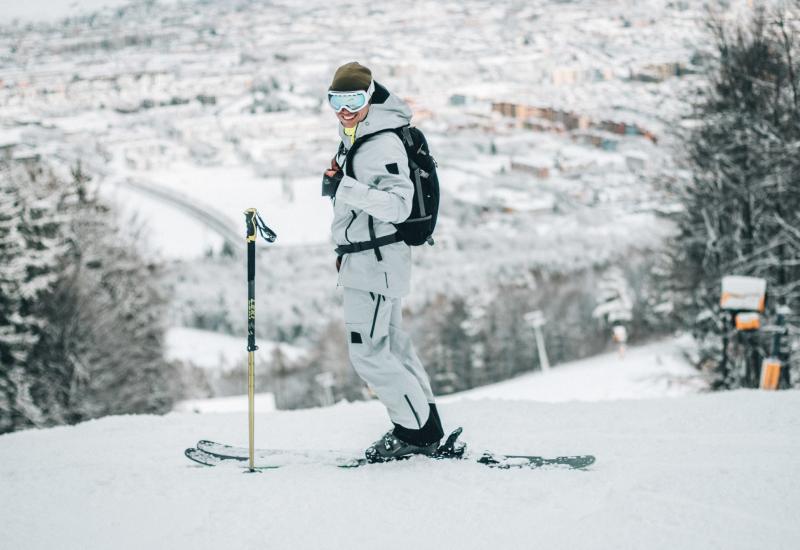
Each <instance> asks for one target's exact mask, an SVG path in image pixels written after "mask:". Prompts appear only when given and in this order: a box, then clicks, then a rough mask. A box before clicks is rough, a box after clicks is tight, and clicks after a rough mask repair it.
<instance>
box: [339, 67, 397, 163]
mask: <svg viewBox="0 0 800 550" xmlns="http://www.w3.org/2000/svg"><path fill="white" fill-rule="evenodd" d="M408 124H411V107H409V106H408V104H407V103H406V102H405V101H403V100H402V99H400V98H399V97H397V96H396V95H394V94H393V93H391V92H389V90H387V89H386V88H384V87H383V86H381V85H380V84H378V83H377V82H375V91H374V92H373V93H372V103H371V104H370V106H369V114H367V118H365V119H364V120H362V121H361V122H360V123H359V124H358V128H356V139H358V138H360V137H363V136H366V135H369V134H374V133H375V132H379V131H381V130H386V129H387V128H399V127H401V126H407V125H408ZM339 137H340V138H342V143H344V144H345V147H346V148H348V149H349V148H350V138H349V137H347V135H346V134H345V133H344V126H342V125H341V124H339Z"/></svg>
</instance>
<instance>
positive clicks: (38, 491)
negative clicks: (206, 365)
mask: <svg viewBox="0 0 800 550" xmlns="http://www.w3.org/2000/svg"><path fill="white" fill-rule="evenodd" d="M675 353H676V348H675V344H674V342H665V343H660V344H653V345H650V346H644V347H642V348H639V349H633V350H629V353H628V354H627V355H626V357H625V359H624V360H623V361H620V360H619V359H618V358H617V357H616V355H613V354H609V355H606V356H601V357H599V358H596V359H591V360H585V361H579V362H575V363H573V364H570V365H565V366H560V367H557V368H555V369H553V370H552V371H551V372H549V373H546V374H533V375H528V376H524V377H521V378H518V379H516V380H513V381H508V382H505V383H502V384H496V385H494V386H490V387H487V388H482V389H478V390H474V391H472V392H466V393H464V394H461V395H460V396H455V397H451V398H449V399H446V400H443V402H442V405H441V409H442V417H443V420H444V422H445V427H446V428H454V427H455V426H458V425H460V426H463V427H464V434H465V435H464V439H465V440H466V441H468V443H469V445H470V449H471V451H472V452H473V453H479V452H480V451H481V450H484V449H491V450H495V451H499V452H509V453H514V452H516V453H536V454H542V455H559V454H569V453H576V454H577V453H592V454H594V455H596V456H597V463H596V464H594V465H593V466H592V467H591V468H590V470H589V471H583V472H582V471H562V470H524V471H523V470H510V471H501V470H490V469H488V468H486V467H484V466H481V465H478V464H474V463H469V462H455V461H454V462H431V461H429V460H427V459H423V458H416V459H412V460H409V461H407V462H400V463H395V464H385V465H373V466H368V467H365V468H359V469H357V470H339V469H336V468H333V467H331V466H324V465H308V464H305V465H292V466H288V467H285V468H282V469H279V470H272V471H268V472H264V473H260V474H252V475H244V474H242V473H240V471H239V470H238V469H236V468H233V467H218V468H215V469H214V468H206V467H202V466H198V465H194V464H193V463H191V462H189V461H188V460H187V459H186V458H184V456H183V454H182V453H183V450H184V448H186V447H189V446H192V445H194V444H195V442H196V441H197V440H198V439H201V438H210V439H215V440H220V441H225V442H229V443H232V444H245V443H246V441H247V417H246V414H244V413H243V412H209V413H206V414H189V413H183V412H175V413H172V414H169V415H167V416H164V417H154V416H127V417H109V418H105V419H102V420H98V421H93V422H86V423H84V424H80V425H78V426H74V427H62V428H55V429H49V430H39V431H25V432H18V433H14V434H9V435H5V436H2V437H0V487H2V491H1V492H0V495H1V497H0V500H1V501H2V502H1V503H2V504H3V509H4V515H5V522H4V524H5V525H6V529H5V530H4V536H3V545H2V546H3V548H14V549H17V548H20V549H21V548H25V549H26V550H37V549H51V548H63V549H81V550H87V549H88V550H92V549H106V548H110V547H113V548H117V549H128V548H130V549H136V550H140V549H142V548H170V549H173V550H180V549H192V550H197V549H205V548H228V547H236V548H242V549H250V548H253V549H255V548H293V549H305V548H348V549H358V548H374V547H375V546H376V545H380V547H382V548H386V549H395V548H397V549H407V548H408V547H409V544H410V542H409V541H410V540H412V539H413V541H414V542H413V547H414V548H423V549H427V548H439V549H441V548H459V549H471V548H476V549H477V548H481V549H485V548H570V549H582V548H586V549H589V548H591V549H597V548H613V549H615V550H616V549H621V548H637V549H638V548H648V549H659V548H664V549H670V550H672V549H674V548H681V549H698V550H700V549H703V550H705V549H708V548H725V549H726V550H729V549H753V548H770V549H779V548H787V549H788V548H794V547H795V546H794V545H795V543H796V541H797V540H798V539H800V526H799V525H798V523H797V522H796V521H795V520H794V516H795V512H796V510H797V509H798V506H800V480H798V478H797V477H796V476H793V475H791V471H792V469H795V468H796V466H797V456H798V453H800V431H799V430H798V429H797V427H798V426H797V419H798V418H800V393H798V392H780V393H766V392H758V391H737V392H730V393H726V394H700V395H682V396H679V397H673V398H661V399H638V400H614V401H611V400H607V401H593V402H576V401H570V402H561V403H545V402H541V401H540V400H542V399H543V398H546V397H548V396H549V397H551V398H552V399H553V400H556V399H585V400H596V399H604V398H614V397H621V396H623V395H628V396H630V397H633V396H638V397H642V394H644V395H650V396H653V395H658V394H659V392H660V394H661V395H667V394H672V395H676V394H677V393H685V392H687V391H694V390H696V385H697V384H698V381H697V380H696V379H693V378H692V376H691V372H690V371H689V370H688V369H686V368H685V365H683V364H682V363H681V362H680V361H679V360H678V358H676V356H675ZM659 358H660V359H659ZM615 372H617V374H616V375H614V373H615ZM667 379H669V380H673V381H675V380H678V381H682V383H681V384H678V385H677V386H676V385H674V384H673V385H672V386H670V385H669V384H666V383H662V382H663V380H667ZM580 380H583V382H585V383H584V384H581V383H579V381H580ZM675 387H680V388H683V390H681V391H680V392H676V391H673V390H674V389H675ZM582 388H583V389H582ZM587 388H588V389H587ZM592 388H593V389H592ZM593 392H594V393H593ZM535 400H536V401H535ZM236 408H237V407H236V403H233V402H231V401H230V400H228V401H226V403H225V406H224V407H218V408H217V409H216V410H217V411H234V410H236ZM204 410H209V409H208V408H205V409H204ZM387 424H388V420H387V418H386V415H385V412H384V410H383V408H382V407H381V405H380V404H379V403H378V402H369V403H354V404H347V403H341V404H339V405H336V406H333V407H328V408H319V409H308V410H302V411H293V412H287V411H276V412H268V413H261V414H258V415H257V416H256V444H257V446H259V447H273V448H289V449H349V450H350V452H353V453H359V452H360V451H359V449H363V447H364V446H365V445H367V444H368V443H370V442H371V441H373V440H374V439H375V438H377V437H378V436H379V435H380V434H381V433H382V431H383V430H385V429H386V428H387ZM43 518H45V520H44V521H43Z"/></svg>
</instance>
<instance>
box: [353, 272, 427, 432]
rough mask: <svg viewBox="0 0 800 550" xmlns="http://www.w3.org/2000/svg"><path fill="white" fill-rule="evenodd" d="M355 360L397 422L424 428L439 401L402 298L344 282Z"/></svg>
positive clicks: (358, 369)
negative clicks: (405, 320)
mask: <svg viewBox="0 0 800 550" xmlns="http://www.w3.org/2000/svg"><path fill="white" fill-rule="evenodd" d="M344 320H345V324H346V325H347V332H348V335H347V337H348V349H349V351H350V362H351V363H352V365H353V368H354V369H355V371H356V373H357V374H358V375H359V376H360V377H361V378H362V379H363V380H364V381H365V382H366V383H367V384H368V385H369V386H370V388H372V391H374V392H375V394H376V395H377V396H378V399H380V400H381V402H382V403H383V404H384V405H385V406H386V408H387V409H388V411H389V417H390V418H391V420H392V422H394V423H395V424H399V425H401V426H403V427H404V428H409V429H412V430H418V429H420V428H422V426H424V425H425V422H427V420H428V416H429V414H430V407H429V406H428V404H429V403H433V402H434V397H433V391H431V384H430V380H429V379H428V374H427V373H426V372H425V368H424V367H423V366H422V363H421V362H420V360H419V357H417V354H416V352H415V351H414V346H413V344H412V343H411V338H410V337H409V335H408V334H407V333H406V332H405V331H404V330H403V328H402V326H401V325H402V309H401V305H400V298H387V297H386V296H382V295H380V294H376V293H374V292H367V291H364V290H358V289H355V288H348V287H344Z"/></svg>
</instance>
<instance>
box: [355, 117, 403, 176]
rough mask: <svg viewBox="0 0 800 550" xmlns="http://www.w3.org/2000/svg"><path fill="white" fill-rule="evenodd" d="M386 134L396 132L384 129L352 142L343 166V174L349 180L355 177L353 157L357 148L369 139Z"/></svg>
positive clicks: (392, 129) (393, 129) (391, 129)
mask: <svg viewBox="0 0 800 550" xmlns="http://www.w3.org/2000/svg"><path fill="white" fill-rule="evenodd" d="M386 132H396V129H395V128H386V129H384V130H378V131H377V132H375V133H372V134H367V135H366V136H364V137H360V138H358V139H357V140H355V142H353V144H352V145H351V146H350V149H348V150H347V155H346V156H345V165H344V171H345V174H347V175H348V176H350V177H351V178H354V177H356V176H355V172H354V171H353V157H354V156H355V154H356V151H358V149H359V147H361V146H362V145H363V144H364V143H365V142H367V141H369V140H370V139H372V138H374V137H375V136H377V135H380V134H385V133H386Z"/></svg>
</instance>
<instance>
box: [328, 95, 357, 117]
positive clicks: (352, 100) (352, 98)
mask: <svg viewBox="0 0 800 550" xmlns="http://www.w3.org/2000/svg"><path fill="white" fill-rule="evenodd" d="M328 102H329V103H330V104H331V107H332V108H333V110H334V111H336V112H337V113H338V112H339V111H341V110H342V109H347V110H348V111H350V112H351V113H355V112H356V111H360V110H361V109H363V108H364V106H365V105H366V104H367V93H366V92H363V91H359V92H346V93H341V92H331V93H328Z"/></svg>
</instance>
